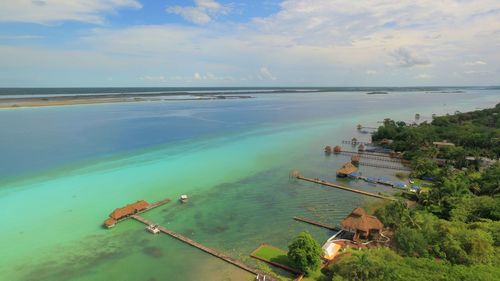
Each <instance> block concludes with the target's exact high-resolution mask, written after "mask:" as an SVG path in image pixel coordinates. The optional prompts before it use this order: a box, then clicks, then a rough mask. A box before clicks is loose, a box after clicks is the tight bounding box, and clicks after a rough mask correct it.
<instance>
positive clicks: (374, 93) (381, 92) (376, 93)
mask: <svg viewBox="0 0 500 281" xmlns="http://www.w3.org/2000/svg"><path fill="white" fill-rule="evenodd" d="M366 94H367V95H387V94H389V93H388V92H384V91H374V92H368V93H366Z"/></svg>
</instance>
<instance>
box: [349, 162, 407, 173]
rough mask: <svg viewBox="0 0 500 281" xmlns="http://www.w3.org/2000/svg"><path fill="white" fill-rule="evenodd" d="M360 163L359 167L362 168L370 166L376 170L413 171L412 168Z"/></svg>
mask: <svg viewBox="0 0 500 281" xmlns="http://www.w3.org/2000/svg"><path fill="white" fill-rule="evenodd" d="M358 163H359V165H362V166H370V167H376V168H384V169H391V170H398V171H407V172H409V171H411V169H410V168H408V167H405V166H396V165H386V164H378V163H370V162H365V161H360V162H358Z"/></svg>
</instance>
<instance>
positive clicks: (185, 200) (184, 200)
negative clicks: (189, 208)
mask: <svg viewBox="0 0 500 281" xmlns="http://www.w3.org/2000/svg"><path fill="white" fill-rule="evenodd" d="M180 200H181V202H182V203H187V202H188V200H189V199H188V196H187V195H186V194H184V195H181V199H180Z"/></svg>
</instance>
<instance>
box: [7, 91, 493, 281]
mask: <svg viewBox="0 0 500 281" xmlns="http://www.w3.org/2000/svg"><path fill="white" fill-rule="evenodd" d="M253 96H254V97H255V98H253V99H238V100H204V101H154V102H137V103H135V102H132V103H116V104H112V103H111V104H94V105H76V106H61V107H43V108H18V109H8V110H0V129H1V131H2V136H1V138H0V154H1V155H2V161H1V162H0V177H1V179H0V204H1V205H2V214H1V216H0V229H1V230H2V231H1V232H0V249H2V255H1V256H0V276H2V278H4V279H5V280H209V281H210V280H251V278H252V276H251V275H249V274H247V273H246V272H243V271H242V270H240V269H238V268H235V267H233V266H231V265H228V264H225V263H224V262H222V261H220V260H217V259H215V258H213V257H211V256H209V255H207V254H205V253H202V252H199V251H198V250H196V249H194V248H191V247H189V246H187V245H184V244H182V243H180V242H178V241H175V240H173V239H172V238H170V237H168V236H165V235H160V236H152V235H150V234H148V233H147V232H145V231H144V226H143V225H141V224H140V223H138V222H135V221H126V222H124V223H121V224H119V225H118V226H117V227H116V228H114V229H112V230H105V229H103V228H102V227H101V224H102V221H103V220H104V219H105V218H106V217H107V215H108V214H109V213H110V212H111V211H112V210H113V209H114V208H116V207H120V206H122V205H124V204H126V203H129V202H134V201H136V200H138V199H145V200H147V201H149V202H154V201H157V200H160V199H163V198H165V197H170V198H172V199H177V198H178V197H179V196H180V195H181V194H188V195H189V197H190V202H189V203H188V204H184V205H181V204H179V203H177V202H176V200H173V202H171V203H169V204H167V205H165V206H164V207H161V208H158V209H155V210H154V211H151V212H148V213H147V214H146V215H144V216H145V217H146V218H148V219H150V220H153V221H155V222H157V223H159V224H161V225H163V226H166V227H168V228H170V229H172V230H174V231H176V232H179V233H182V234H184V235H186V236H188V237H190V238H192V239H194V240H196V241H198V242H201V243H203V244H206V245H207V246H210V247H213V248H216V249H219V250H220V251H222V252H224V253H226V254H229V255H231V256H233V257H235V258H238V259H241V260H243V261H245V262H248V263H249V264H252V265H256V264H257V262H256V261H254V260H252V259H251V258H250V257H249V256H248V255H249V254H250V253H251V252H252V250H254V249H255V248H256V247H258V246H259V245H260V244H261V243H269V244H273V245H275V246H279V247H282V248H286V245H287V244H288V241H289V240H290V239H291V238H293V237H294V236H295V235H296V234H298V233H299V232H300V231H301V230H308V231H310V232H311V233H312V234H313V236H314V237H315V238H316V239H317V240H319V241H320V242H323V241H324V240H326V239H327V238H328V237H329V236H330V235H331V233H330V232H328V231H326V230H322V229H318V228H315V227H314V226H309V225H307V224H301V223H298V222H295V221H293V220H292V217H293V216H305V217H310V218H314V219H316V220H319V221H323V222H325V223H330V224H338V223H339V222H340V220H341V219H342V218H343V217H344V216H346V215H347V214H348V213H349V212H350V211H351V210H352V209H353V208H354V207H356V206H359V205H361V204H365V203H367V202H370V201H373V200H378V199H373V198H365V197H362V196H360V195H357V194H352V193H348V192H344V191H341V190H332V189H327V188H321V187H318V186H315V185H312V184H308V183H299V182H294V181H290V180H289V178H288V173H289V171H290V170H292V169H294V168H297V169H299V170H300V171H301V172H302V173H303V174H305V175H308V176H310V177H322V178H325V179H327V180H329V181H332V182H338V183H341V184H343V185H347V186H352V187H356V188H359V189H363V190H366V191H371V192H378V191H382V192H387V193H390V192H392V191H391V190H390V189H389V188H388V187H383V186H372V185H367V184H366V183H363V182H348V181H346V180H340V179H339V180H337V179H336V178H335V173H334V171H335V169H336V167H338V166H339V165H340V164H341V163H343V162H344V161H347V160H346V158H344V157H342V156H332V157H325V156H324V154H323V147H324V146H325V145H327V144H328V145H335V144H338V143H340V141H341V140H343V139H350V138H351V137H357V138H358V139H366V138H368V135H365V134H360V133H358V132H357V131H356V125H357V124H359V123H361V124H363V125H367V126H376V125H377V123H376V122H377V121H380V120H383V119H384V118H386V117H391V118H398V119H401V120H405V121H407V122H412V121H414V115H415V114H416V113H419V114H420V115H421V119H422V120H425V119H430V118H431V115H432V114H433V113H436V114H444V113H453V112H455V111H456V110H459V111H466V110H474V109H476V108H485V107H490V106H493V105H495V104H496V103H498V102H500V90H498V89H464V90H463V91H461V92H439V91H436V92H429V91H427V90H425V91H424V90H422V91H392V92H389V94H386V95H366V92H364V91H346V92H318V93H289V94H269V93H262V94H255V95H253ZM362 169H363V172H364V173H365V174H373V175H382V174H383V175H385V176H389V177H393V176H394V171H387V170H384V169H378V168H371V167H370V168H369V167H363V168H362ZM276 272H280V273H281V271H279V270H276Z"/></svg>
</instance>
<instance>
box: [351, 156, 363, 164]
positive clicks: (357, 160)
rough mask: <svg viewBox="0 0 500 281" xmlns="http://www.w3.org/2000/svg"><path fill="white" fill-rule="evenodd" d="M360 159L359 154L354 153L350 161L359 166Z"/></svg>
mask: <svg viewBox="0 0 500 281" xmlns="http://www.w3.org/2000/svg"><path fill="white" fill-rule="evenodd" d="M360 159H361V156H359V154H354V155H353V156H351V163H352V164H353V165H354V166H356V167H357V166H359V160H360Z"/></svg>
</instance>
